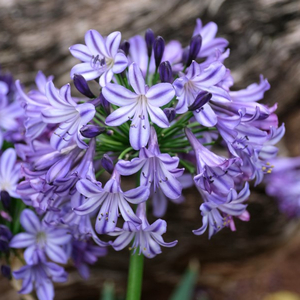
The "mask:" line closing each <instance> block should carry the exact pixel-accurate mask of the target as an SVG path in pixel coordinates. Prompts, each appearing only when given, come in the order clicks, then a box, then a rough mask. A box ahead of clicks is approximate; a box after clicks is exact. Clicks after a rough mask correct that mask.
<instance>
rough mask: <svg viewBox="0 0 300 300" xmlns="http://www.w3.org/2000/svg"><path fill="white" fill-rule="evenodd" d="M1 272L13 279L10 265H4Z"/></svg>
mask: <svg viewBox="0 0 300 300" xmlns="http://www.w3.org/2000/svg"><path fill="white" fill-rule="evenodd" d="M1 273H2V275H3V276H4V277H5V278H7V279H11V268H10V266H7V265H2V266H1Z"/></svg>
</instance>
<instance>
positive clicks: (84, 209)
mask: <svg viewBox="0 0 300 300" xmlns="http://www.w3.org/2000/svg"><path fill="white" fill-rule="evenodd" d="M76 188H77V190H78V192H80V193H81V194H82V195H84V196H85V197H87V198H88V201H86V202H85V203H84V204H82V205H81V206H79V207H77V208H75V209H74V210H75V212H76V213H77V214H78V215H87V214H90V213H92V212H94V211H95V210H96V209H97V208H98V207H99V206H101V208H100V211H99V214H98V217H97V220H96V231H97V232H98V233H99V234H102V233H107V232H111V231H113V230H114V229H115V227H116V225H117V220H118V217H119V211H120V213H121V215H122V217H123V218H124V220H125V221H131V222H133V223H135V224H139V223H140V219H139V218H138V217H137V216H136V215H135V214H134V212H133V211H132V209H131V207H130V205H129V204H128V202H130V203H132V204H139V203H141V202H143V201H146V200H147V199H148V197H149V189H148V188H147V187H146V186H140V187H137V188H135V189H132V190H129V191H127V192H123V191H122V190H121V187H120V175H119V174H118V173H117V171H116V170H115V171H114V173H113V174H112V176H111V179H110V180H109V181H108V182H107V183H106V185H105V186H104V188H102V187H101V183H100V182H97V183H93V182H91V181H89V180H87V179H82V180H80V181H79V182H78V183H77V184H76Z"/></svg>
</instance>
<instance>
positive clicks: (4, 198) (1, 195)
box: [0, 191, 10, 210]
mask: <svg viewBox="0 0 300 300" xmlns="http://www.w3.org/2000/svg"><path fill="white" fill-rule="evenodd" d="M0 199H1V202H2V204H3V207H4V208H5V209H7V210H8V209H9V207H10V195H9V193H8V192H7V191H1V192H0Z"/></svg>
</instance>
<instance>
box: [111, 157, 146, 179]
mask: <svg viewBox="0 0 300 300" xmlns="http://www.w3.org/2000/svg"><path fill="white" fill-rule="evenodd" d="M144 163H145V159H143V158H134V159H132V160H131V161H126V160H119V161H118V163H117V165H116V169H117V171H118V172H119V173H120V174H121V175H123V176H129V175H132V174H135V173H137V172H138V171H139V170H140V169H141V168H142V167H143V165H144Z"/></svg>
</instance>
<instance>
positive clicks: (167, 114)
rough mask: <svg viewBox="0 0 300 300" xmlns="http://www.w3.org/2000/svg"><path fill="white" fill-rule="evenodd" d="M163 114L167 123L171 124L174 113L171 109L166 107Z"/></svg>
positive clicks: (173, 109)
mask: <svg viewBox="0 0 300 300" xmlns="http://www.w3.org/2000/svg"><path fill="white" fill-rule="evenodd" d="M164 113H165V115H166V116H167V118H168V120H169V122H172V121H173V120H174V119H175V116H176V111H175V108H173V107H168V108H165V109H164Z"/></svg>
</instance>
